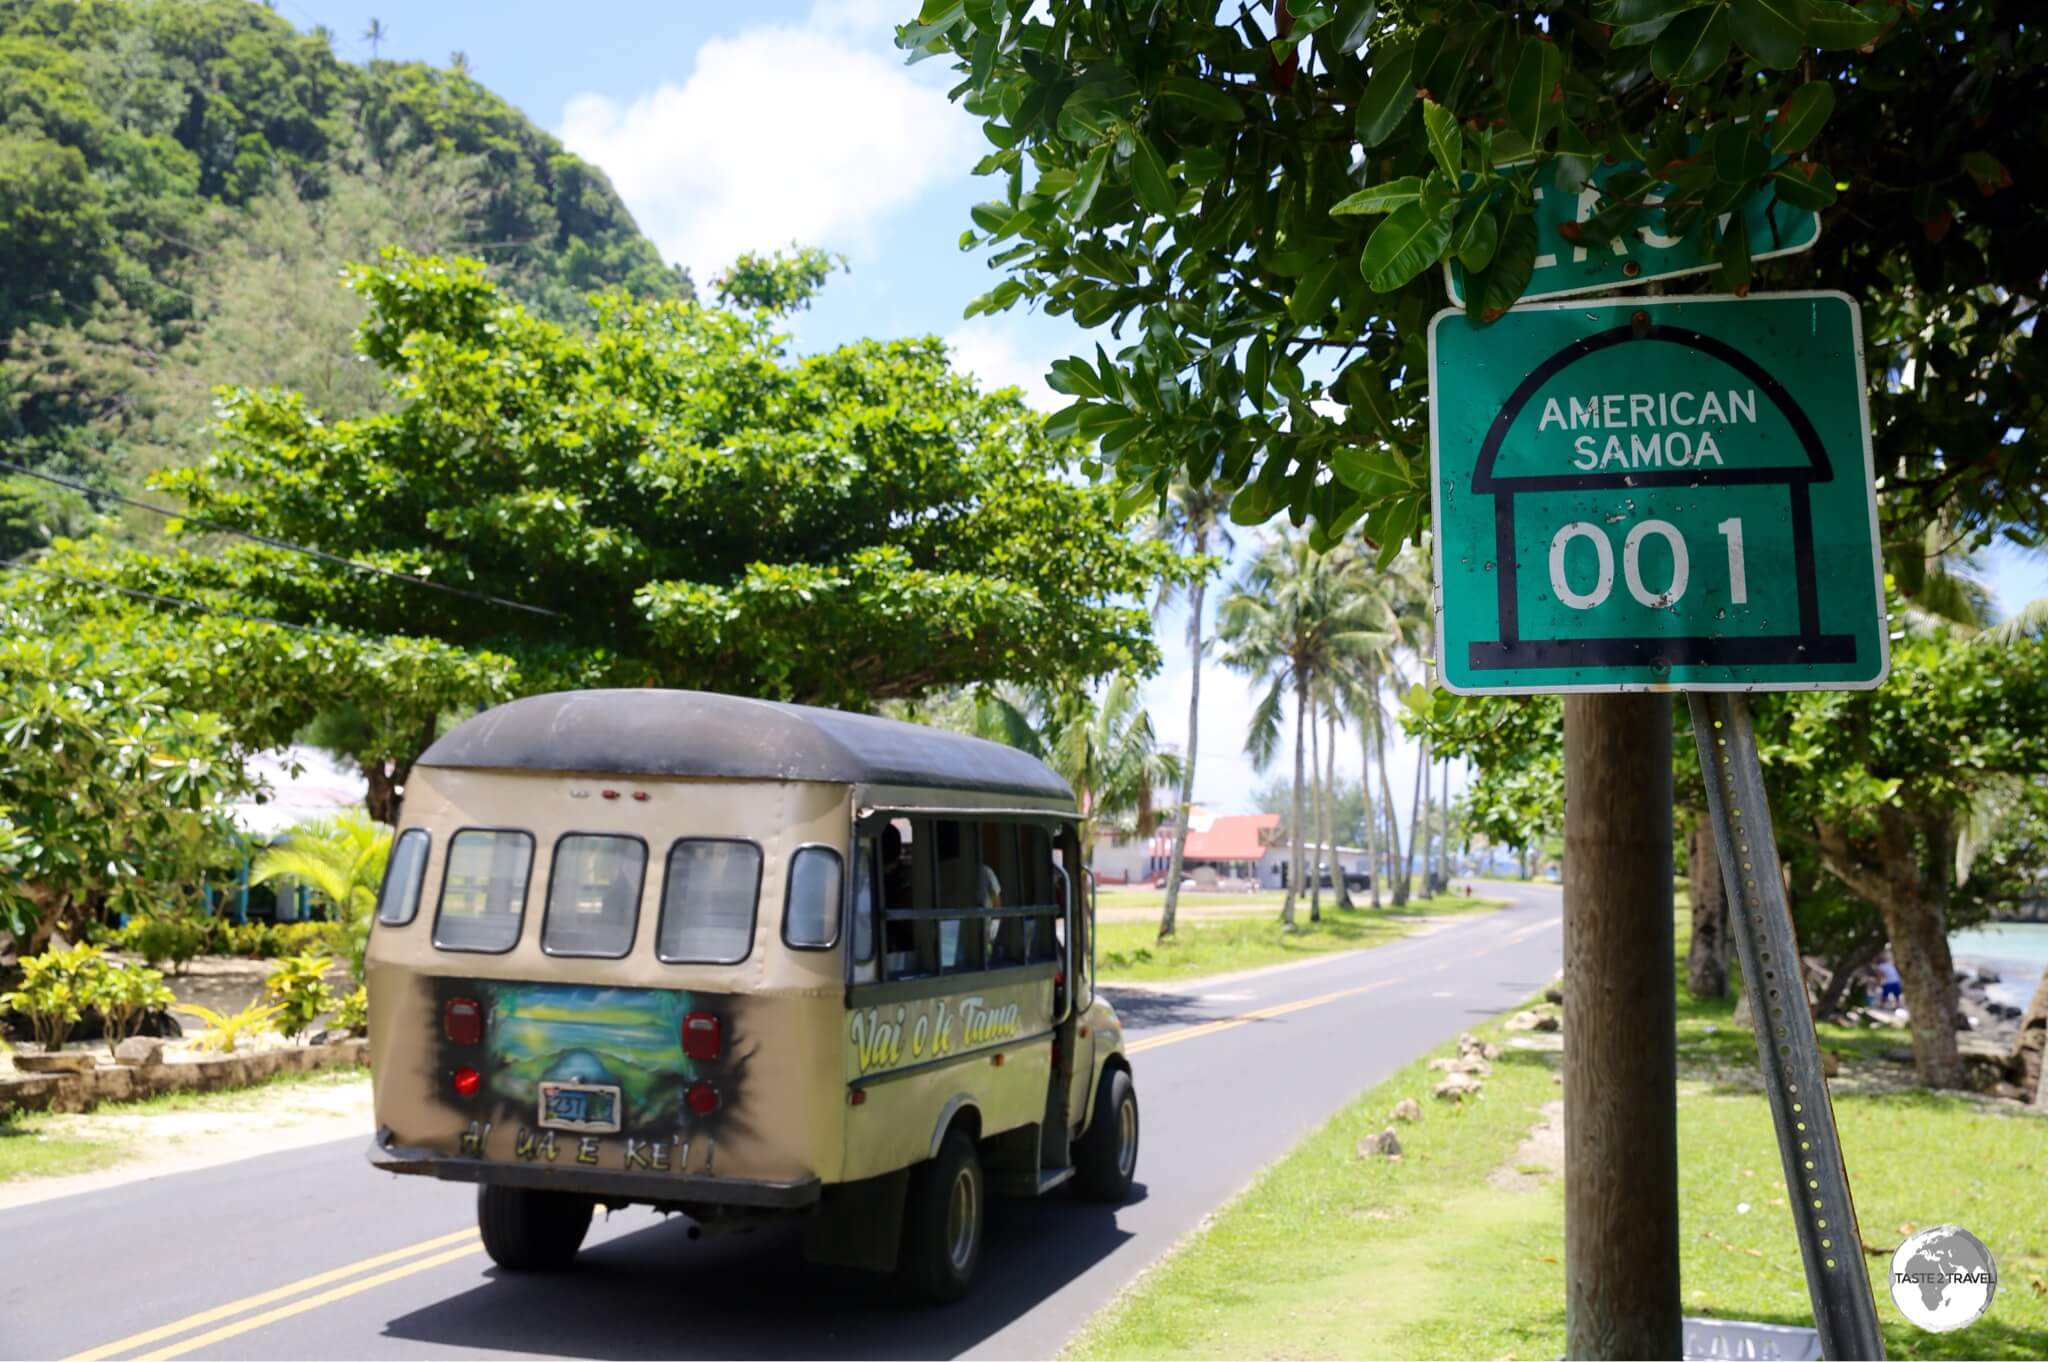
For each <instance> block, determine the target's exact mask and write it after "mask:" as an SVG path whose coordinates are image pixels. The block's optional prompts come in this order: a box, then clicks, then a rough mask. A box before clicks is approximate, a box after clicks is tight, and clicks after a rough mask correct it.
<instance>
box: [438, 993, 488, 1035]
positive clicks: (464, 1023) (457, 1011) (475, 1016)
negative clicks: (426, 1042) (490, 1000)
mask: <svg viewBox="0 0 2048 1362" xmlns="http://www.w3.org/2000/svg"><path fill="white" fill-rule="evenodd" d="M441 1032H442V1034H443V1035H445V1036H447V1037H448V1039H449V1040H451V1041H453V1042H454V1043H455V1044H457V1045H475V1044H476V1043H477V1042H479V1041H481V1040H482V1039H483V1038H484V1005H483V1004H482V1003H480V1002H478V1001H477V1000H476V999H474V998H450V999H449V1000H448V1002H447V1004H446V1005H445V1006H444V1007H442V1009H441Z"/></svg>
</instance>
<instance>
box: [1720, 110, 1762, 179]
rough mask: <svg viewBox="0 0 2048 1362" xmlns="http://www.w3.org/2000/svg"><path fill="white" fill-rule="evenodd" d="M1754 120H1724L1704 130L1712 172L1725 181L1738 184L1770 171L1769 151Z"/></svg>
mask: <svg viewBox="0 0 2048 1362" xmlns="http://www.w3.org/2000/svg"><path fill="white" fill-rule="evenodd" d="M1755 127H1756V125H1755V124H1753V123H1723V124H1721V125H1719V126H1718V127H1716V128H1715V129H1714V130H1713V131H1712V132H1711V133H1709V134H1707V151H1708V153H1709V155H1710V156H1711V157H1712V158H1713V162H1714V175H1715V177H1716V178H1717V179H1719V180H1720V181H1721V182H1722V183H1724V184H1741V183H1744V182H1746V181H1749V180H1753V179H1755V178H1757V177H1758V176H1759V175H1764V174H1767V173H1769V171H1770V168H1771V153H1770V151H1769V149H1768V148H1766V147H1765V146H1764V144H1763V139H1761V138H1759V137H1758V136H1757V135H1756V132H1755Z"/></svg>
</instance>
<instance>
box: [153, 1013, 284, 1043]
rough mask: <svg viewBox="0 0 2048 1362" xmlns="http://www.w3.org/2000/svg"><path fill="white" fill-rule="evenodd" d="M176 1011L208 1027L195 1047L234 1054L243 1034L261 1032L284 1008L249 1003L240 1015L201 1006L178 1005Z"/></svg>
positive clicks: (196, 1041)
mask: <svg viewBox="0 0 2048 1362" xmlns="http://www.w3.org/2000/svg"><path fill="white" fill-rule="evenodd" d="M176 1010H177V1011H179V1012H184V1013H188V1014H190V1015H192V1016H194V1017H197V1018H199V1020H201V1021H203V1022H205V1023H206V1031H205V1032H204V1033H203V1034H202V1035H200V1036H199V1037H198V1039H196V1040H194V1041H193V1042H192V1043H193V1044H194V1045H196V1046H198V1047H199V1048H200V1049H202V1050H218V1051H220V1052H221V1053H223V1054H227V1053H231V1052H232V1051H233V1050H234V1048H235V1044H236V1042H237V1041H239V1040H240V1039H241V1038H242V1033H243V1032H244V1031H253V1030H257V1029H260V1028H261V1027H262V1026H263V1024H264V1023H265V1022H267V1021H269V1020H270V1019H271V1018H272V1017H274V1016H276V1015H277V1014H278V1013H279V1012H281V1011H283V1008H282V1007H280V1006H279V1005H278V1004H276V1003H250V1004H249V1005H248V1006H247V1007H245V1008H243V1009H242V1010H241V1011H240V1012H235V1013H232V1014H230V1013H226V1012H216V1011H214V1010H213V1009H212V1008H210V1007H205V1006H202V1005H201V1004H199V1003H179V1004H178V1006H177V1009H176Z"/></svg>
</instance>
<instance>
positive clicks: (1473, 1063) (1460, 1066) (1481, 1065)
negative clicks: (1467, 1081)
mask: <svg viewBox="0 0 2048 1362" xmlns="http://www.w3.org/2000/svg"><path fill="white" fill-rule="evenodd" d="M1451 1072H1452V1073H1454V1074H1473V1075H1475V1076H1477V1077H1480V1078H1484V1077H1486V1076H1487V1075H1488V1074H1490V1073H1492V1072H1493V1066H1492V1065H1491V1064H1488V1063H1487V1062H1486V1057H1485V1056H1484V1055H1477V1054H1471V1055H1461V1056H1459V1057H1458V1062H1457V1063H1456V1064H1453V1065H1452V1066H1451Z"/></svg>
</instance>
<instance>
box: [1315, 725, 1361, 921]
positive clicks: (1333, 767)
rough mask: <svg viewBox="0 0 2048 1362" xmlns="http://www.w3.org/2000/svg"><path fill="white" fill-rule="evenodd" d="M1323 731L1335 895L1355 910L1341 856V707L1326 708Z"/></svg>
mask: <svg viewBox="0 0 2048 1362" xmlns="http://www.w3.org/2000/svg"><path fill="white" fill-rule="evenodd" d="M1323 729H1324V735H1325V736H1326V737H1327V738H1328V741H1327V742H1325V743H1324V744H1323V760H1324V762H1325V763H1326V766H1325V771H1326V774H1327V778H1326V779H1325V780H1324V781H1323V788H1324V789H1325V790H1327V791H1328V792H1329V799H1330V802H1329V804H1328V805H1327V806H1326V807H1325V809H1324V812H1323V845H1325V846H1327V847H1328V848H1329V849H1330V883H1331V885H1332V889H1331V891H1330V892H1331V894H1332V896H1333V897H1335V899H1336V900H1337V906H1338V907H1339V908H1353V907H1356V906H1357V905H1356V904H1354V903H1352V902H1351V888H1350V886H1348V885H1346V884H1345V883H1344V863H1343V860H1342V858H1340V857H1339V856H1338V855H1337V707H1336V706H1335V705H1324V706H1323Z"/></svg>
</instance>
